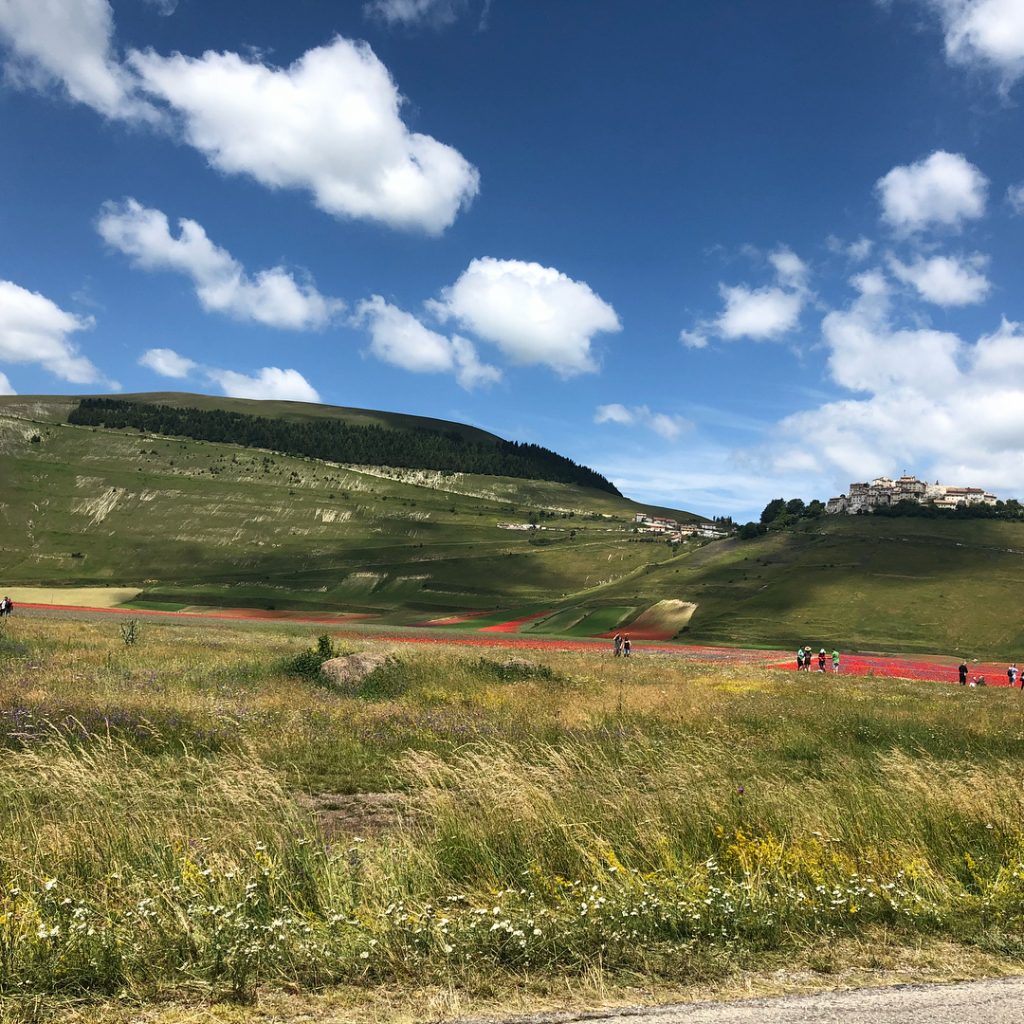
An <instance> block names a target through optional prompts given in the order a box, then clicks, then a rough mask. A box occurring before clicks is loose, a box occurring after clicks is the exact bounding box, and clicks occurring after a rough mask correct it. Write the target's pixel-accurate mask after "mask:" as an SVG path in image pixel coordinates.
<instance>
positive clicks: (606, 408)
mask: <svg viewBox="0 0 1024 1024" xmlns="http://www.w3.org/2000/svg"><path fill="white" fill-rule="evenodd" d="M594 422H595V423H616V424H618V425H620V426H624V427H633V426H642V427H647V428H648V429H649V430H653V431H654V433H656V434H659V435H660V436H661V437H663V438H665V439H666V440H667V441H674V440H675V439H676V438H677V437H679V435H680V434H682V433H683V432H684V431H686V430H689V429H690V428H691V427H692V426H693V424H692V423H691V422H690V421H689V420H688V419H686V418H685V417H683V416H676V415H673V414H671V413H665V412H654V411H652V410H651V409H650V408H649V407H648V406H646V405H632V406H626V405H621V404H620V403H618V402H612V403H611V404H610V405H599V406H598V407H597V409H596V411H595V412H594Z"/></svg>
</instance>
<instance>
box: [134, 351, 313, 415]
mask: <svg viewBox="0 0 1024 1024" xmlns="http://www.w3.org/2000/svg"><path fill="white" fill-rule="evenodd" d="M138 362H139V365H140V366H145V367H146V368H147V369H150V370H152V371H153V372H154V373H158V374H160V376H161V377H170V378H172V379H174V380H181V379H182V378H184V377H187V376H189V375H190V374H193V373H199V374H201V375H202V376H203V377H205V378H206V379H207V380H208V381H210V382H211V383H212V384H216V385H217V386H218V387H219V388H220V389H221V391H222V392H223V393H224V394H225V395H227V396H228V397H229V398H261V399H276V400H278V401H289V402H319V401H320V396H319V394H317V390H316V388H314V387H313V385H312V384H310V383H309V381H308V380H306V378H305V377H303V375H302V374H301V373H300V372H299V371H298V370H293V369H287V370H282V369H281V368H280V367H277V366H264V367H263V368H262V369H260V370H257V371H256V372H255V373H253V374H246V373H239V372H238V371H237V370H225V369H222V368H220V367H218V366H204V365H203V364H202V363H197V362H196V361H195V360H194V359H189V358H188V356H183V355H181V354H180V353H178V352H175V351H174V349H171V348H151V349H147V350H146V351H145V352H143V353H142V355H141V356H139V360H138Z"/></svg>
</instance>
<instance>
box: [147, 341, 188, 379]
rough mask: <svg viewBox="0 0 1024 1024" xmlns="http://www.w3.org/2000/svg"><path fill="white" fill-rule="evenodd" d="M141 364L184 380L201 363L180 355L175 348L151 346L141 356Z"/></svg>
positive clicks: (165, 374) (165, 375)
mask: <svg viewBox="0 0 1024 1024" xmlns="http://www.w3.org/2000/svg"><path fill="white" fill-rule="evenodd" d="M139 366H145V367H146V368H147V369H149V370H152V371H153V372H154V373H158V374H160V376H161V377H174V378H175V379H177V380H182V379H184V378H185V377H187V376H188V375H189V374H190V373H191V372H192V371H193V370H195V369H196V368H197V367H198V366H199V364H198V363H196V362H193V360H191V359H187V358H186V357H185V356H181V355H178V353H177V352H175V351H174V349H170V348H151V349H147V350H146V351H145V352H143V353H142V355H141V356H139Z"/></svg>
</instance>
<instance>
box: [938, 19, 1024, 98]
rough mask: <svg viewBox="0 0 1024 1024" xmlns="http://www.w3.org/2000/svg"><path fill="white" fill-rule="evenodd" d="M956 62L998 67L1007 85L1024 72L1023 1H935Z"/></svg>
mask: <svg viewBox="0 0 1024 1024" xmlns="http://www.w3.org/2000/svg"><path fill="white" fill-rule="evenodd" d="M931 6H932V7H933V8H934V9H935V10H936V11H937V12H938V14H939V16H940V18H941V20H942V25H943V29H944V32H945V44H946V56H947V57H948V58H949V60H950V61H951V62H952V63H954V64H960V65H965V66H968V67H984V68H988V69H990V70H994V71H995V72H996V73H997V74H998V75H999V76H1000V79H1001V81H1002V84H1003V87H1004V88H1009V87H1010V86H1011V85H1013V83H1014V82H1015V81H1016V80H1017V79H1019V78H1020V77H1021V76H1022V75H1024V4H1022V3H1021V2H1020V0H931Z"/></svg>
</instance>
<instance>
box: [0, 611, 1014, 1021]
mask: <svg viewBox="0 0 1024 1024" xmlns="http://www.w3.org/2000/svg"><path fill="white" fill-rule="evenodd" d="M309 642H310V637H308V636H306V635H304V634H302V633H301V632H298V631H295V630H291V631H286V630H282V631H280V632H273V631H260V632H255V631H249V632H246V631H233V630H231V629H228V628H220V627H206V626H204V627H203V628H200V629H189V628H187V627H183V626H181V625H177V624H175V625H170V624H166V625H165V624H159V625H157V624H154V625H152V626H151V625H149V624H146V625H145V626H144V628H143V633H142V636H141V638H140V639H139V641H138V643H137V645H136V646H134V647H132V648H127V647H125V646H124V645H123V644H122V643H121V641H120V638H119V636H118V633H117V630H116V628H115V626H114V625H113V624H109V623H108V624H104V623H91V622H88V623H87V622H62V621H58V620H20V621H16V622H14V623H13V624H10V625H9V626H8V628H7V630H6V632H5V635H4V636H3V638H2V639H0V999H4V1000H6V1001H7V1002H8V1004H9V1005H11V1006H14V1005H17V1006H18V1007H26V1006H28V1007H31V1006H33V1005H35V1006H43V1007H46V1008H50V1009H54V1012H56V1010H57V1009H59V1008H60V1006H61V1005H62V1004H63V1005H66V1004H67V1003H68V1001H71V1002H72V1003H75V1002H80V1001H82V1000H85V1001H86V1005H88V1007H90V1012H93V1013H95V1014H98V1013H99V1012H100V1010H99V1009H97V1007H98V1006H101V1005H103V1000H109V999H114V998H117V999H128V1000H131V1001H133V1005H138V1004H139V1003H146V1002H149V1001H152V1000H154V999H157V998H158V997H159V998H166V997H167V996H168V994H171V995H174V996H175V998H176V999H177V1000H178V1004H177V1005H178V1006H179V1007H181V1006H184V1007H185V1008H186V1009H184V1010H182V1011H181V1012H182V1014H184V1013H186V1012H191V1011H187V1007H188V1006H189V1005H191V1004H192V1003H193V1002H195V1001H197V1000H199V1001H203V1002H205V1001H208V1000H210V999H213V1000H215V1001H216V1000H225V999H226V1000H229V1001H233V1002H234V1003H247V1002H251V1001H252V1000H254V999H255V998H256V997H257V994H259V993H262V994H263V996H264V998H267V999H283V998H284V996H282V995H274V993H281V992H286V991H292V992H295V991H302V992H320V993H323V992H326V991H331V992H334V993H335V998H337V999H338V1000H342V1001H343V1000H344V998H345V997H344V993H346V992H348V993H352V992H370V993H374V992H376V993H378V994H379V993H381V992H384V991H387V992H390V993H391V999H392V1001H393V1003H394V1007H393V1008H396V1009H395V1012H396V1013H397V1012H398V1011H399V1010H401V1012H409V1013H410V1014H412V1015H413V1016H414V1015H415V1010H414V1005H415V1004H414V1001H407V1002H403V999H407V1000H411V994H412V993H415V992H423V991H433V992H442V991H449V992H452V993H458V999H456V1000H455V1002H457V1003H458V1005H459V1006H460V1007H461V1008H463V1009H465V1008H468V1007H471V1006H474V1005H480V1004H484V1003H486V1002H487V1000H488V999H491V998H498V997H499V996H501V994H502V993H504V994H505V996H507V995H508V993H510V992H513V991H515V992H519V993H522V992H526V991H531V990H535V991H536V992H537V993H539V995H538V998H541V996H543V993H544V992H547V993H549V995H550V997H551V998H554V999H555V1000H556V1001H557V1000H558V997H557V995H551V994H553V993H558V992H564V991H565V990H566V989H567V988H569V987H571V985H572V984H577V985H578V987H579V990H580V991H583V990H587V991H589V990H590V987H592V986H593V984H594V979H595V978H597V977H600V978H602V979H604V981H603V982H602V984H607V985H608V986H609V989H610V990H616V991H618V990H620V989H621V990H628V989H630V988H631V987H632V988H636V987H637V986H638V985H640V986H643V987H646V988H647V989H649V990H650V991H652V992H656V993H659V994H664V993H666V992H670V991H683V990H687V989H688V987H690V988H692V987H693V986H701V985H708V984H712V983H714V982H716V981H717V980H719V979H722V978H726V977H730V976H735V972H736V971H737V970H748V971H749V970H755V969H758V968H763V966H764V965H765V964H767V963H772V964H785V963H790V964H810V965H811V966H812V967H813V964H814V963H815V962H817V963H818V967H820V968H821V969H822V970H821V973H828V972H840V973H841V972H843V971H849V970H853V968H854V967H855V966H856V965H857V964H858V963H861V961H862V960H863V956H864V950H865V949H866V948H868V947H871V946H873V945H877V946H878V947H879V948H884V947H886V946H888V947H889V948H891V949H892V950H906V949H913V948H924V947H929V948H934V949H939V948H948V949H954V950H958V951H960V952H959V953H957V957H954V959H955V960H956V961H957V962H964V963H966V962H968V961H971V958H972V957H974V958H975V960H976V962H977V963H978V964H982V963H984V964H987V965H988V966H987V967H986V968H985V970H986V971H988V970H998V969H1007V968H1008V966H1012V965H1016V964H1020V963H1021V962H1022V961H1024V941H1022V926H1024V829H1022V822H1024V793H1022V788H1021V784H1020V770H1019V766H1020V757H1021V754H1022V752H1024V705H1022V704H1021V702H1020V699H1019V696H1018V695H1017V694H1015V693H1009V692H1001V691H995V690H993V691H985V690H961V689H960V688H959V687H955V688H954V687H945V686H941V685H936V684H927V683H907V682H892V681H873V680H855V679H846V678H844V679H842V680H834V679H831V678H829V677H822V678H818V677H811V678H806V679H795V678H794V677H793V675H792V674H787V673H772V672H760V671H756V672H752V671H751V670H750V669H749V668H746V669H744V670H743V675H742V676H740V675H739V674H738V672H737V670H734V669H729V668H716V667H708V666H700V665H696V664H693V663H690V662H687V661H684V660H682V659H675V658H672V659H668V658H654V657H651V658H648V659H640V658H638V659H635V660H634V661H633V662H632V663H626V664H623V663H622V662H621V660H620V661H615V660H613V659H611V658H610V657H608V656H607V655H606V654H590V653H565V654H552V655H544V656H543V658H540V657H536V658H534V659H533V663H532V664H529V663H527V664H523V663H518V664H512V665H509V664H507V663H506V661H505V655H504V654H500V653H495V654H494V655H488V656H485V657H481V656H480V653H479V651H474V652H457V651H456V652H451V651H445V650H426V651H417V652H413V653H410V652H408V651H403V652H399V654H398V658H399V661H398V662H397V663H394V664H392V665H390V666H387V667H385V668H383V669H380V670H378V672H379V674H378V675H377V676H375V677H374V678H372V679H370V680H368V681H365V682H364V683H363V684H362V685H360V686H359V687H357V688H353V689H351V690H349V691H345V692H343V691H340V690H337V689H333V688H329V687H327V686H324V685H321V684H318V683H316V682H315V681H309V680H305V679H302V678H296V677H291V676H289V675H288V674H287V673H286V672H285V670H284V666H285V664H286V662H287V659H288V658H290V657H293V656H294V655H295V654H296V653H298V652H299V651H300V650H301V649H302V648H304V647H306V646H308V644H309ZM386 794H390V795H386ZM855 951H859V952H855ZM892 955H893V956H896V953H893V954H892ZM858 958H860V959H858ZM957 958H959V959H957ZM971 962H975V961H971ZM814 969H815V970H817V969H818V968H814ZM980 969H981V968H979V970H980ZM571 979H576V981H575V982H572V981H571ZM295 998H296V999H298V998H299V997H297V996H296V997H295ZM301 998H307V997H305V996H303V997H301ZM309 998H313V997H309ZM316 998H320V999H328V998H329V997H328V996H324V995H321V996H318V997H316ZM453 999H454V996H453ZM403 1006H404V1007H405V1009H402V1007H403ZM18 1012H19V1013H20V1012H22V1010H20V1009H19V1011H18ZM25 1012H27V1011H25ZM61 1012H63V1011H61ZM67 1012H69V1013H70V1012H72V1011H71V1010H68V1011H67ZM75 1012H77V1011H75ZM102 1012H104V1013H108V1014H116V1012H118V1011H116V1006H113V1005H111V1006H107V1007H106V1009H104V1010H103V1011H102ZM219 1012H220V1011H218V1013H219ZM224 1012H225V1013H227V1012H228V1011H227V1010H225V1011H224ZM460 1012H461V1011H460ZM435 1016H436V1014H435ZM92 1019H101V1018H99V1017H95V1018H92ZM110 1019H115V1017H114V1016H111V1018H110ZM169 1019H173V1018H169ZM181 1019H183V1020H184V1019H187V1018H186V1017H184V1016H182V1017H181ZM225 1019H229V1018H228V1017H225Z"/></svg>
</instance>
